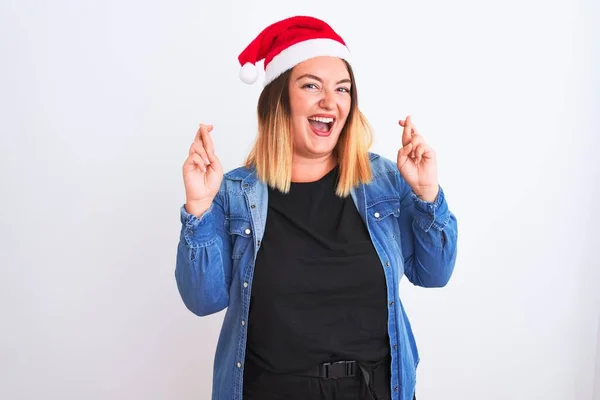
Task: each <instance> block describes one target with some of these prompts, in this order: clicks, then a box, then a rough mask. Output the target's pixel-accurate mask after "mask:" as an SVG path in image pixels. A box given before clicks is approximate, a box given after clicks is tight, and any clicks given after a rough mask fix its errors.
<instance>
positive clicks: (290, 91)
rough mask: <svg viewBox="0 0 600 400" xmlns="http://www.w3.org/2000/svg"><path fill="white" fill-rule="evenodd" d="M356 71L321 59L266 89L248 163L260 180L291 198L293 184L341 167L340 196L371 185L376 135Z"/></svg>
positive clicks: (342, 63) (289, 72)
mask: <svg viewBox="0 0 600 400" xmlns="http://www.w3.org/2000/svg"><path fill="white" fill-rule="evenodd" d="M353 81H354V74H353V73H352V67H351V66H350V64H349V63H348V62H347V61H346V60H342V59H340V58H337V57H330V56H317V57H313V58H310V59H308V60H306V61H303V62H300V63H299V64H298V65H295V66H294V67H293V68H291V69H289V70H287V71H285V72H283V73H282V74H281V75H279V76H277V77H276V78H274V79H273V81H272V82H271V83H269V85H267V86H266V87H265V88H264V90H263V92H262V93H261V96H260V98H259V100H258V137H257V140H256V143H255V145H254V147H253V149H252V150H251V151H250V154H249V156H248V158H247V160H246V163H245V165H246V167H248V168H252V167H253V166H255V167H256V170H257V174H258V176H259V177H260V179H261V180H263V181H265V182H267V183H268V184H269V185H271V186H272V187H275V188H277V189H279V190H280V191H282V192H284V193H287V192H288V191H289V189H290V184H291V182H310V181H314V180H316V179H318V178H320V177H322V176H323V175H325V173H327V172H328V171H330V170H331V169H332V168H333V167H334V166H335V165H336V164H339V168H340V174H341V179H340V182H339V184H338V185H337V193H338V194H339V195H341V196H346V195H348V194H349V193H350V190H351V188H352V187H353V186H355V185H357V184H359V183H367V182H369V181H370V179H371V170H370V167H369V160H368V148H369V146H370V145H371V142H372V133H371V130H370V127H369V125H368V123H367V120H366V118H365V117H364V116H363V115H362V113H361V112H360V110H359V109H358V106H357V104H358V99H357V97H358V94H357V90H356V85H355V84H353Z"/></svg>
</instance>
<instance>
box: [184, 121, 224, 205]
mask: <svg viewBox="0 0 600 400" xmlns="http://www.w3.org/2000/svg"><path fill="white" fill-rule="evenodd" d="M212 130H213V126H212V125H204V124H200V128H199V129H198V132H197V133H196V137H195V138H194V142H193V143H192V145H191V146H190V151H189V156H188V158H187V159H186V160H185V163H184V164H183V183H184V185H185V197H186V203H185V208H186V210H187V212H188V213H190V214H194V215H196V216H200V215H201V214H202V213H204V211H206V210H208V208H209V207H210V205H211V204H212V201H213V199H214V198H215V196H216V195H217V192H218V191H219V188H220V186H221V182H222V180H223V168H222V166H221V162H220V161H219V159H218V158H217V156H216V154H215V147H214V143H213V140H212V138H211V136H210V132H211V131H212Z"/></svg>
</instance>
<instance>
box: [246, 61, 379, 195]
mask: <svg viewBox="0 0 600 400" xmlns="http://www.w3.org/2000/svg"><path fill="white" fill-rule="evenodd" d="M344 62H345V63H346V67H347V68H348V72H349V74H350V80H351V81H352V85H351V89H350V96H351V99H352V100H351V106H350V112H349V114H348V118H347V119H346V124H345V126H344V128H343V129H342V132H341V133H340V137H339V139H338V142H337V145H336V147H335V149H334V155H335V157H336V158H337V162H338V164H339V172H340V174H339V181H338V183H337V187H336V194H337V195H338V196H340V197H346V196H348V195H349V194H350V190H351V189H352V188H353V187H357V186H358V185H359V184H360V183H368V182H370V181H371V179H372V172H371V164H370V161H369V148H370V147H371V144H372V142H373V134H372V129H371V126H370V125H369V123H368V121H367V119H366V117H365V116H364V115H363V114H362V113H361V112H360V110H359V109H358V101H357V97H358V96H357V90H356V84H355V82H354V74H353V72H352V68H351V66H350V64H348V63H347V62H346V61H344ZM290 76H291V70H288V71H286V72H284V73H283V74H282V75H281V76H279V77H278V78H277V79H275V80H274V81H273V82H271V83H269V84H268V85H267V86H265V88H264V89H263V91H262V93H261V94H260V97H259V99H258V106H257V116H258V135H257V138H256V141H255V143H254V146H253V147H252V149H251V151H250V153H249V154H248V156H247V158H246V161H245V163H244V164H245V166H246V167H248V168H252V167H255V168H256V172H257V176H258V178H259V179H260V180H261V181H263V182H265V183H267V184H268V185H269V186H271V187H273V188H276V189H278V190H279V191H281V192H283V193H288V192H289V190H290V184H291V178H292V156H293V141H292V134H291V122H290V121H291V118H290V115H291V111H290V100H289V89H288V85H289V80H290Z"/></svg>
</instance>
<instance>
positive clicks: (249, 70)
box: [240, 63, 258, 85]
mask: <svg viewBox="0 0 600 400" xmlns="http://www.w3.org/2000/svg"><path fill="white" fill-rule="evenodd" d="M240 79H241V80H242V82H244V83H247V84H248V85H252V84H253V83H254V82H256V79H258V69H256V66H255V65H254V64H251V63H246V64H244V66H243V67H242V68H241V69H240Z"/></svg>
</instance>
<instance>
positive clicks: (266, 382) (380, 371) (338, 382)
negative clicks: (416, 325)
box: [243, 358, 391, 400]
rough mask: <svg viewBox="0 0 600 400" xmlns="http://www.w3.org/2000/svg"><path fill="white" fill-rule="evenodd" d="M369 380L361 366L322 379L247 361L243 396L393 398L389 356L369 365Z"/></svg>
mask: <svg viewBox="0 0 600 400" xmlns="http://www.w3.org/2000/svg"><path fill="white" fill-rule="evenodd" d="M365 367H366V366H365ZM366 370H367V374H368V375H369V379H368V381H369V383H368V384H367V382H366V379H365V376H364V375H363V372H362V370H361V369H360V368H357V373H356V375H355V376H353V377H347V378H338V379H323V378H317V377H311V376H300V375H292V374H285V375H282V374H272V373H269V372H265V371H261V370H259V369H258V368H256V366H254V365H252V364H250V363H246V366H245V372H244V397H243V398H244V400H390V399H391V394H390V360H389V358H385V359H384V360H383V361H382V362H379V363H378V364H376V365H373V366H372V367H366Z"/></svg>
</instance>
